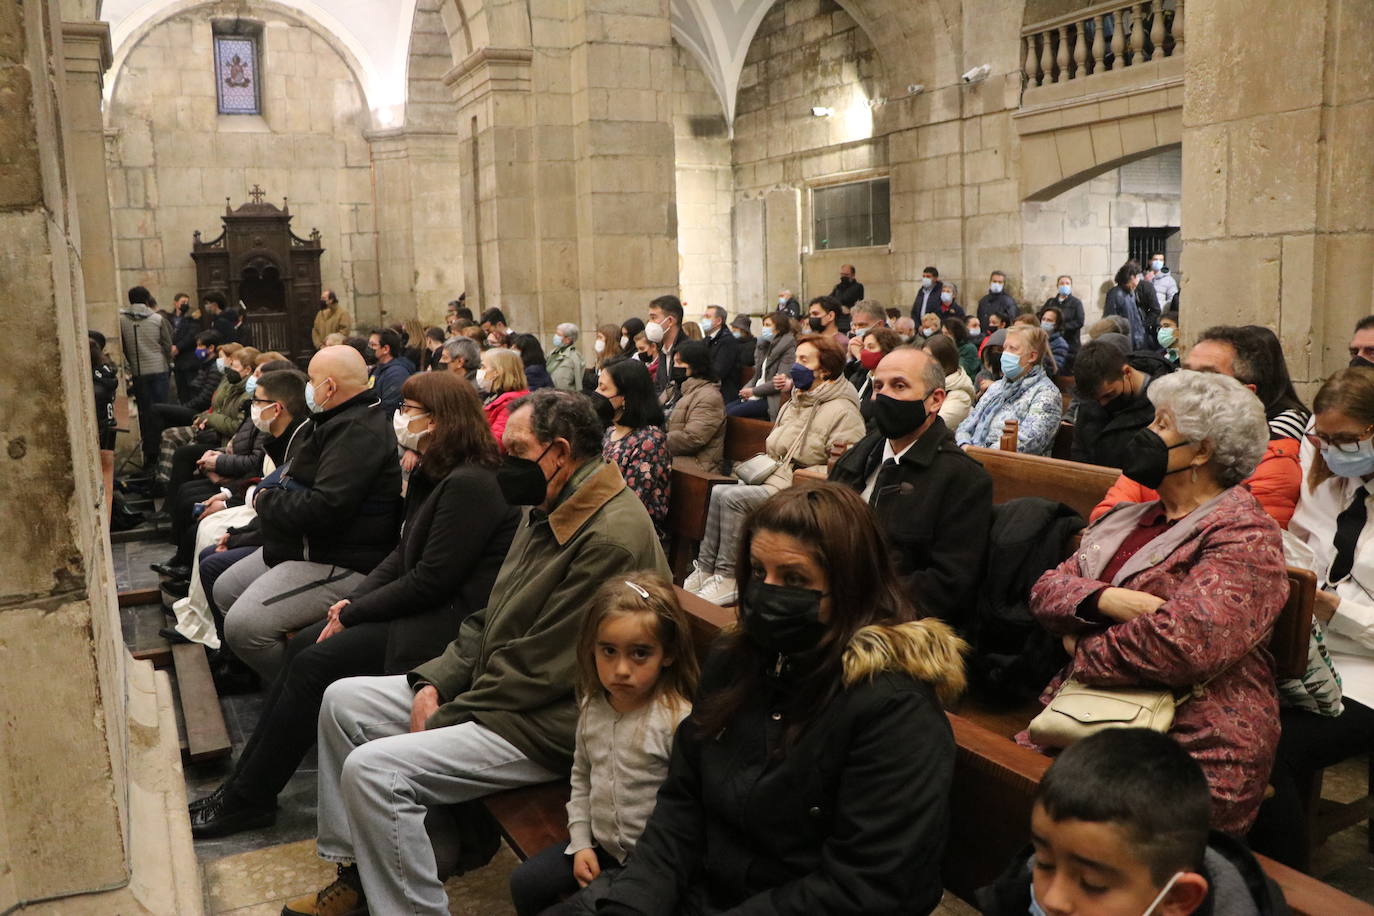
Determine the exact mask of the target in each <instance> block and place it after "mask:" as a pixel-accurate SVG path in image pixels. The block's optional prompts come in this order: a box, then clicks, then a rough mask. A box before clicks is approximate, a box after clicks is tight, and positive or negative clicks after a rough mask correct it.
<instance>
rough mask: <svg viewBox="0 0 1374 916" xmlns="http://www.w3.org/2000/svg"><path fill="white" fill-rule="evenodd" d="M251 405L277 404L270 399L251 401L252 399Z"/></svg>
mask: <svg viewBox="0 0 1374 916" xmlns="http://www.w3.org/2000/svg"><path fill="white" fill-rule="evenodd" d="M252 403H254V404H275V403H277V402H276V401H274V400H272V399H271V398H253V399H252Z"/></svg>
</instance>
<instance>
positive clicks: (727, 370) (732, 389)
mask: <svg viewBox="0 0 1374 916" xmlns="http://www.w3.org/2000/svg"><path fill="white" fill-rule="evenodd" d="M706 347H707V349H708V350H709V351H710V353H711V368H713V369H714V370H715V372H716V378H718V379H720V396H721V397H722V398H723V399H724V400H725V403H727V404H729V403H730V402H731V401H735V400H738V399H739V364H740V345H739V341H738V340H735V335H734V334H731V333H730V331H729V329H728V328H721V329H720V330H719V331H717V332H716V336H715V337H708V338H706Z"/></svg>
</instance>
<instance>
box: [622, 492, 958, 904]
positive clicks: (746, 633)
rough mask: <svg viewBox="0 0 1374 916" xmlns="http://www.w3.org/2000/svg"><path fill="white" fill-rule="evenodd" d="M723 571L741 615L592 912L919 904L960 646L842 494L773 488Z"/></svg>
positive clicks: (938, 814)
mask: <svg viewBox="0 0 1374 916" xmlns="http://www.w3.org/2000/svg"><path fill="white" fill-rule="evenodd" d="M736 568H737V569H738V570H739V572H738V576H739V582H738V589H739V593H740V595H741V597H742V599H743V600H742V601H741V603H740V625H739V626H738V627H737V628H735V629H733V630H732V631H730V632H729V633H728V634H727V635H726V636H724V637H723V638H722V639H721V640H719V641H718V644H717V646H716V647H715V648H713V650H712V652H711V655H710V656H709V657H708V658H707V660H706V664H705V667H704V670H703V672H702V676H701V686H700V689H699V691H698V700H697V705H696V708H695V711H694V712H693V714H692V716H691V717H690V718H689V719H687V720H686V721H685V722H684V723H683V724H682V726H681V727H680V728H679V729H678V733H677V738H676V740H675V742H674V745H673V754H672V759H671V762H670V763H669V767H668V776H667V779H666V781H665V782H664V784H663V787H662V788H661V789H660V790H659V794H658V803H657V806H656V807H655V809H654V814H653V817H652V818H650V820H649V824H648V826H647V828H646V829H645V831H644V834H643V835H642V836H641V837H640V840H639V843H638V844H637V845H636V846H635V851H634V854H633V855H631V856H630V858H629V861H628V862H627V864H626V866H625V870H624V871H623V872H622V873H621V874H620V875H619V876H618V877H617V879H616V880H615V881H614V882H613V883H612V885H611V887H610V889H609V893H608V894H607V896H606V898H605V899H603V900H602V901H601V902H600V905H599V911H601V912H614V913H651V912H655V913H656V912H677V913H682V912H687V913H704V912H724V911H735V910H736V908H738V909H739V910H740V911H744V910H752V909H755V908H757V909H759V910H767V911H768V912H780V913H800V912H818V913H831V914H845V913H855V914H857V913H864V914H869V913H897V912H901V913H929V912H930V911H932V910H933V909H934V908H935V907H936V905H937V904H938V903H939V901H940V895H941V880H940V860H941V858H942V854H943V851H944V843H945V835H946V833H947V832H948V819H949V794H950V785H951V782H952V779H953V771H954V739H953V737H952V735H951V733H950V728H949V723H948V721H947V719H946V717H945V714H944V711H943V708H942V706H943V704H944V703H947V702H949V701H951V700H953V699H954V698H955V697H956V696H958V694H959V693H960V691H962V689H963V685H964V668H963V661H962V659H961V655H962V653H963V651H964V649H965V648H966V647H965V645H964V643H963V642H962V641H961V640H960V639H959V638H958V637H956V636H955V635H954V632H953V631H952V630H951V629H950V628H949V627H948V626H947V625H946V624H944V623H942V622H941V621H939V620H935V619H933V618H931V619H926V620H917V619H916V611H915V609H914V607H913V606H912V603H911V599H910V598H909V597H908V596H907V595H906V594H905V592H904V591H903V589H902V587H901V585H900V583H899V581H898V579H897V577H896V575H895V573H894V572H893V569H892V565H891V562H890V560H889V559H888V552H887V550H886V549H885V548H884V546H883V543H882V538H881V536H880V535H879V533H878V529H877V527H876V525H875V524H874V521H873V515H872V513H871V512H870V511H869V509H868V506H867V505H866V504H865V503H864V501H863V500H862V499H861V498H859V496H858V494H856V493H854V492H853V491H852V490H849V489H847V488H844V487H840V486H836V485H833V484H812V485H797V486H792V487H789V488H787V489H785V490H782V491H780V492H778V493H777V494H776V495H774V496H772V497H770V498H769V499H768V500H767V501H766V502H764V503H762V504H761V505H760V506H758V508H757V509H755V510H754V512H753V514H752V515H751V516H750V518H749V520H748V522H747V524H746V526H745V530H744V532H743V536H742V537H741V543H740V549H739V559H738V563H737V566H736ZM764 901H766V903H764Z"/></svg>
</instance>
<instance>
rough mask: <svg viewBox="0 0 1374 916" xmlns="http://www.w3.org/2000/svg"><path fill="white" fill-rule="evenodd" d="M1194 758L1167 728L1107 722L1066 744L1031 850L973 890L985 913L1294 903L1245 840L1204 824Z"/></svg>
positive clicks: (1207, 803) (1202, 782) (1038, 807)
mask: <svg viewBox="0 0 1374 916" xmlns="http://www.w3.org/2000/svg"><path fill="white" fill-rule="evenodd" d="M1211 808H1212V802H1211V797H1210V795H1209V793H1208V790H1207V781H1206V779H1205V778H1204V777H1203V775H1202V770H1201V769H1199V768H1198V765H1197V763H1196V762H1195V761H1194V760H1193V759H1192V758H1191V757H1190V756H1188V753H1187V752H1186V751H1184V750H1183V748H1181V747H1179V745H1178V744H1177V743H1176V742H1175V741H1173V739H1171V738H1169V737H1168V736H1167V735H1164V734H1161V733H1159V732H1155V731H1150V730H1148V729H1143V728H1112V729H1107V730H1105V731H1101V732H1098V733H1097V734H1095V735H1092V736H1090V737H1087V738H1084V739H1083V740H1081V741H1079V742H1078V743H1077V744H1075V745H1073V746H1072V747H1070V748H1069V749H1068V750H1066V751H1064V753H1062V754H1061V755H1060V756H1059V758H1058V759H1057V760H1056V761H1055V762H1054V765H1053V766H1051V767H1050V768H1049V771H1048V772H1046V773H1045V776H1044V778H1043V779H1042V780H1041V781H1040V788H1039V791H1038V793H1037V795H1036V801H1035V807H1034V808H1033V809H1032V811H1031V852H1030V855H1029V856H1020V857H1018V858H1017V860H1016V861H1015V862H1013V863H1012V865H1011V866H1010V867H1009V868H1008V869H1007V870H1006V871H1005V872H1004V873H1003V874H1002V876H1001V877H999V878H998V879H997V881H996V882H995V883H993V884H992V885H990V886H988V887H985V888H983V889H982V890H980V891H979V892H978V905H979V909H980V910H981V911H982V912H983V913H985V914H989V916H1024V914H1026V913H1028V912H1029V913H1045V914H1047V916H1058V914H1063V913H1072V914H1074V916H1110V914H1117V913H1129V914H1132V916H1134V914H1137V913H1139V914H1142V916H1158V914H1163V913H1168V914H1170V916H1191V914H1206V916H1211V914H1222V913H1257V914H1260V916H1268V914H1279V913H1287V912H1288V907H1287V905H1286V904H1285V902H1284V899H1283V894H1282V892H1281V891H1280V890H1279V889H1278V887H1277V886H1276V885H1274V883H1273V882H1272V881H1270V880H1269V878H1268V877H1267V876H1266V875H1265V873H1264V871H1263V870H1262V869H1261V868H1260V865H1259V863H1258V862H1257V861H1256V860H1255V857H1254V856H1253V855H1251V854H1250V851H1249V850H1248V849H1246V848H1245V846H1244V844H1242V843H1241V842H1239V841H1238V840H1235V839H1232V838H1231V837H1229V836H1226V835H1224V834H1220V833H1212V834H1210V835H1209V833H1208V823H1209V821H1210V818H1211Z"/></svg>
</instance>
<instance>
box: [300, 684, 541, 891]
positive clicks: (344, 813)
mask: <svg viewBox="0 0 1374 916" xmlns="http://www.w3.org/2000/svg"><path fill="white" fill-rule="evenodd" d="M413 700H414V694H413V693H412V691H411V689H410V685H409V684H407V683H406V678H405V675H394V676H391V677H350V678H344V679H343V680H341V681H335V682H334V683H332V684H330V685H329V687H328V688H327V689H326V690H325V692H324V703H323V705H322V706H321V707H320V721H319V736H318V737H319V755H320V769H319V814H318V817H319V841H318V851H319V854H320V857H321V858H323V859H327V860H329V861H331V862H356V863H357V864H358V873H359V874H360V875H361V877H362V879H363V889H364V890H365V891H366V892H367V905H368V909H369V911H371V912H373V913H379V914H380V913H386V914H388V916H390V914H393V913H395V914H407V916H410V914H424V916H430V914H432V916H447V914H448V896H447V895H446V894H445V893H444V885H443V883H442V882H441V881H440V880H439V874H438V866H437V865H436V863H435V857H434V848H433V846H432V845H431V843H430V838H429V835H428V833H426V830H425V814H426V809H427V808H428V807H430V806H433V805H455V804H459V803H461V802H465V801H470V800H472V799H474V798H481V797H482V796H484V795H490V794H492V793H494V792H499V791H501V790H503V789H513V788H516V787H518V786H528V785H537V784H538V783H541V782H550V781H552V780H555V779H558V778H559V776H560V774H558V773H553V772H550V771H549V770H546V769H545V768H544V767H542V766H541V765H539V764H537V763H535V762H534V761H532V760H530V759H529V758H527V757H526V756H525V755H524V754H522V753H520V751H519V750H517V749H516V748H515V746H514V745H512V744H511V743H510V742H509V741H506V740H505V739H504V738H502V737H501V736H500V735H497V734H496V733H495V732H493V731H491V730H490V729H487V728H484V727H482V726H481V725H478V724H477V723H476V722H465V723H463V724H462V725H450V726H447V727H444V728H434V729H429V730H426V731H422V732H414V733H411V731H410V708H411V704H412V702H413ZM561 775H563V776H566V775H567V774H566V773H564V774H561Z"/></svg>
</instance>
